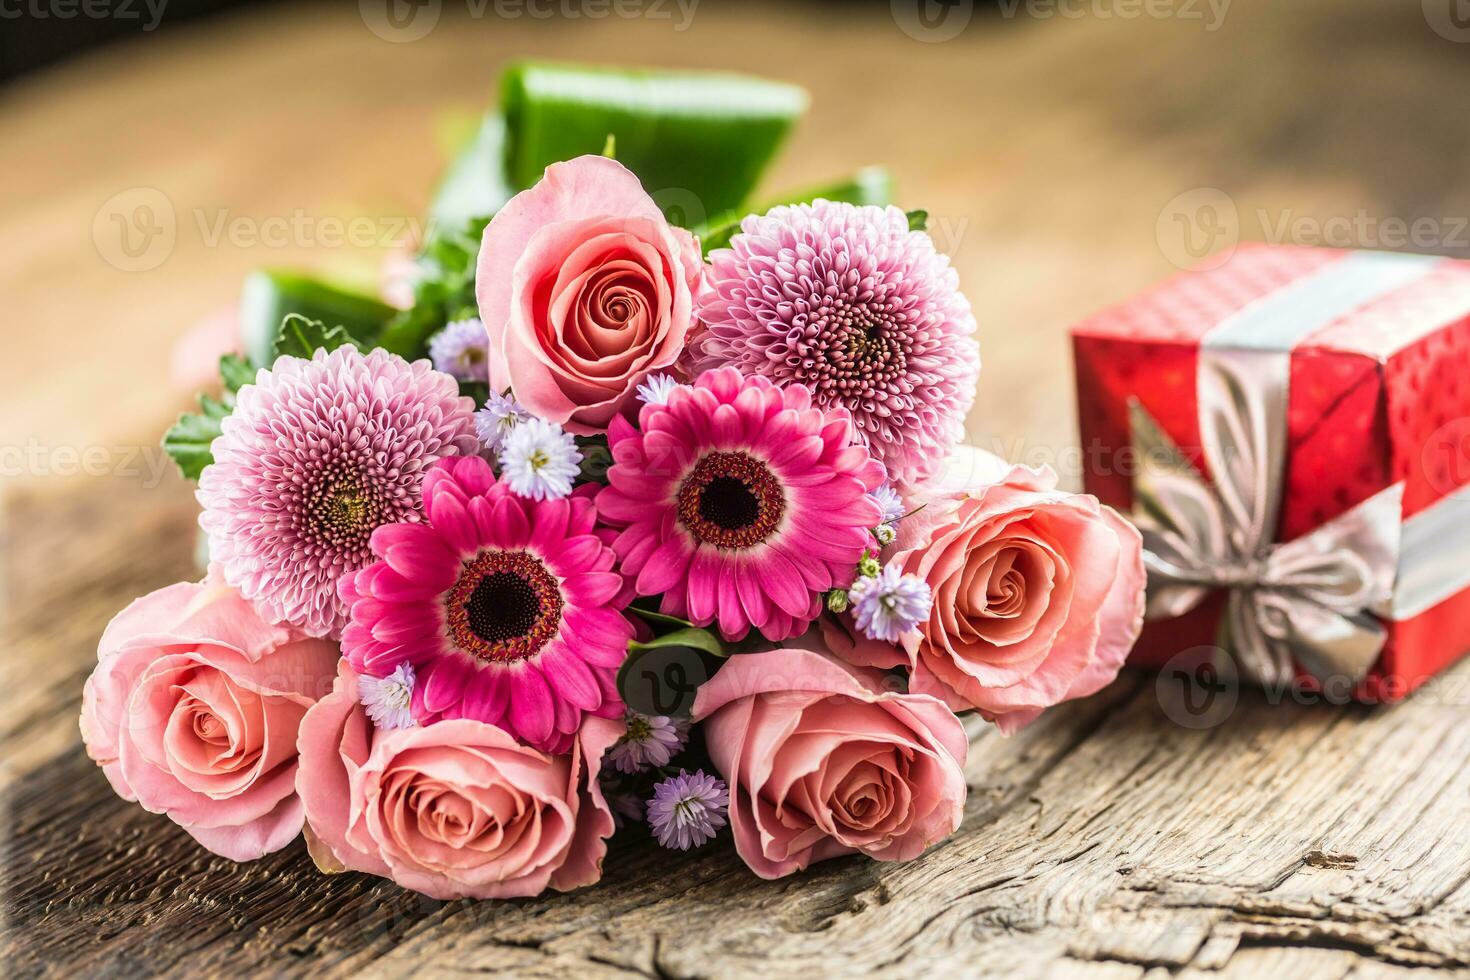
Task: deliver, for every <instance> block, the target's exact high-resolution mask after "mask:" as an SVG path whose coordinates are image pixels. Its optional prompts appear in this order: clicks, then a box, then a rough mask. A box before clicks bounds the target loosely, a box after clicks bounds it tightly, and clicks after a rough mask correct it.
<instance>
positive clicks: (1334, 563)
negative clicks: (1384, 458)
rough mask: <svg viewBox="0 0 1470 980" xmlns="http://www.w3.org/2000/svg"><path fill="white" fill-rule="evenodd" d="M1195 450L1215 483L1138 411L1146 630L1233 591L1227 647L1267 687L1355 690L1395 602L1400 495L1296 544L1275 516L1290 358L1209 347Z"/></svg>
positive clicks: (1387, 495) (1372, 501)
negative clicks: (1282, 538) (1341, 683)
mask: <svg viewBox="0 0 1470 980" xmlns="http://www.w3.org/2000/svg"><path fill="white" fill-rule="evenodd" d="M1200 353H1201V356H1200V366H1199V372H1198V395H1199V422H1200V439H1201V444H1202V445H1201V448H1202V449H1203V451H1204V464H1205V468H1206V470H1207V472H1208V473H1209V479H1206V478H1205V477H1204V476H1203V475H1202V474H1201V473H1200V472H1199V470H1197V469H1196V468H1195V467H1194V466H1192V465H1191V464H1190V462H1189V461H1188V460H1186V459H1185V458H1184V456H1183V454H1182V453H1181V452H1180V450H1179V447H1178V446H1177V445H1175V444H1174V442H1173V441H1172V440H1170V439H1169V437H1168V436H1167V435H1165V434H1164V432H1163V431H1162V430H1161V429H1160V428H1159V425H1158V423H1157V422H1156V421H1155V420H1154V419H1153V417H1152V416H1150V415H1149V414H1148V412H1147V411H1146V410H1145V409H1144V408H1143V406H1142V405H1140V404H1138V402H1137V401H1136V400H1135V401H1133V402H1132V403H1131V404H1130V417H1131V423H1132V431H1133V445H1134V451H1135V453H1136V454H1137V460H1138V467H1139V469H1138V473H1137V475H1136V476H1135V478H1134V483H1133V489H1134V501H1135V503H1134V521H1135V523H1136V524H1137V525H1138V527H1139V530H1140V531H1142V533H1143V541H1144V549H1145V552H1144V561H1145V564H1146V565H1147V567H1148V606H1147V615H1148V618H1150V619H1162V618H1172V617H1175V616H1180V615H1183V614H1184V613H1186V612H1188V611H1189V610H1191V609H1193V608H1194V607H1196V606H1197V605H1199V603H1200V602H1202V601H1203V600H1204V598H1205V597H1206V595H1208V594H1209V593H1210V592H1211V591H1212V590H1215V589H1227V590H1229V601H1228V604H1227V607H1226V610H1225V614H1224V618H1223V620H1222V622H1221V624H1220V633H1219V644H1220V646H1221V647H1223V648H1224V649H1226V650H1231V651H1233V652H1234V654H1235V656H1236V659H1237V662H1238V665H1239V667H1240V670H1241V673H1242V675H1243V676H1245V677H1246V678H1248V679H1250V680H1252V681H1254V682H1256V683H1258V684H1262V685H1265V686H1268V687H1270V686H1283V685H1287V684H1290V683H1292V682H1293V681H1294V680H1295V677H1296V672H1295V666H1294V665H1299V666H1300V667H1301V668H1302V669H1303V670H1305V671H1306V672H1307V673H1309V674H1311V675H1312V676H1314V677H1316V678H1318V679H1319V680H1321V681H1326V680H1328V679H1329V678H1332V677H1346V678H1348V679H1349V680H1350V681H1352V682H1353V683H1356V682H1357V681H1359V680H1361V679H1362V678H1363V677H1364V676H1365V675H1366V674H1367V672H1368V670H1369V668H1371V667H1372V666H1373V663H1374V662H1375V661H1376V660H1377V659H1378V655H1379V653H1380V652H1381V651H1382V649H1383V645H1384V642H1385V640H1386V638H1387V633H1386V630H1385V628H1384V626H1383V624H1382V622H1380V620H1379V619H1378V618H1377V617H1376V616H1375V615H1374V612H1375V611H1380V612H1381V611H1383V610H1385V609H1386V608H1387V606H1388V604H1389V600H1390V599H1391V597H1392V595H1393V589H1394V581H1395V576H1396V570H1397V565H1398V555H1399V543H1400V537H1401V533H1402V528H1401V517H1400V514H1401V504H1402V498H1403V484H1402V483H1399V484H1395V485H1394V486H1391V487H1389V488H1388V489H1386V490H1384V491H1382V492H1380V493H1378V494H1376V495H1375V496H1373V497H1371V498H1369V499H1368V500H1365V501H1363V502H1362V503H1361V504H1359V505H1358V506H1356V507H1354V508H1353V509H1352V510H1349V511H1348V512H1347V513H1345V514H1342V515H1340V516H1339V517H1337V518H1335V519H1333V520H1331V521H1329V522H1327V523H1326V524H1323V525H1322V526H1321V527H1318V528H1317V529H1315V530H1313V531H1311V532H1310V533H1308V534H1305V535H1303V536H1302V537H1299V538H1296V539H1295V540H1292V541H1286V542H1280V543H1278V542H1275V541H1274V540H1273V537H1274V535H1275V531H1276V525H1277V521H1278V518H1279V515H1280V509H1281V485H1282V471H1283V466H1284V459H1285V442H1286V398H1287V386H1288V382H1289V379H1290V355H1289V353H1288V354H1282V353H1279V352H1273V351H1263V350H1252V349H1232V348H1221V347H1212V346H1209V345H1206V346H1205V347H1202V348H1201V352H1200Z"/></svg>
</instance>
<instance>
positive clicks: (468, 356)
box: [429, 317, 490, 381]
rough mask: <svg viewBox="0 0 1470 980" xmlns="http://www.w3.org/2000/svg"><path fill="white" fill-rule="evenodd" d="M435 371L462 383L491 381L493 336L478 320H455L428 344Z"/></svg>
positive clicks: (475, 318)
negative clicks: (491, 345) (491, 338)
mask: <svg viewBox="0 0 1470 980" xmlns="http://www.w3.org/2000/svg"><path fill="white" fill-rule="evenodd" d="M429 359H430V360H432V361H433V362H434V369H435V370H436V371H443V372H444V373H445V374H448V375H451V376H452V377H454V378H455V379H456V380H459V381H489V380H490V335H489V334H488V333H487V332H486V331H485V324H483V323H481V322H480V320H479V318H478V317H471V318H470V319H468V320H452V321H450V322H449V323H447V324H445V326H444V329H443V330H440V331H439V332H438V333H436V334H435V335H434V336H433V337H432V338H430V340H429Z"/></svg>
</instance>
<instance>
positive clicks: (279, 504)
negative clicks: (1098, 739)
mask: <svg viewBox="0 0 1470 980" xmlns="http://www.w3.org/2000/svg"><path fill="white" fill-rule="evenodd" d="M804 107H805V96H804V94H803V93H802V92H801V91H800V90H798V89H794V88H792V87H790V86H785V85H779V84H775V83H771V82H765V81H759V80H753V79H744V78H738V77H732V76H724V75H703V74H694V75H691V74H679V75H671V74H664V73H647V72H640V73H630V72H614V71H605V70H594V69H587V68H575V67H565V66H548V65H522V66H518V67H516V68H514V69H512V70H511V71H510V72H509V73H508V75H507V77H506V80H505V87H504V93H503V99H502V111H501V113H500V114H498V115H492V116H489V117H487V118H486V120H485V121H484V124H483V125H482V126H481V129H480V131H479V134H478V135H477V136H476V137H475V139H474V140H473V141H472V143H471V144H470V146H469V148H468V149H467V150H466V151H465V153H464V155H463V156H462V157H461V158H460V159H459V160H458V161H457V162H456V163H455V164H454V166H453V167H452V168H451V171H450V174H449V177H448V178H447V179H446V182H445V184H444V186H443V187H442V188H441V190H440V192H439V194H438V195H437V197H436V199H435V204H434V207H433V222H432V223H431V226H430V228H431V230H430V232H429V234H428V236H427V237H426V240H425V241H424V242H423V243H422V246H421V253H420V255H419V256H418V258H417V260H416V262H415V263H414V271H413V274H412V275H411V276H410V277H409V280H408V281H407V283H406V285H407V286H408V289H407V295H403V296H402V297H401V305H400V306H394V305H392V304H389V303H385V302H382V301H380V300H378V299H375V298H373V297H369V296H361V295H356V294H352V293H350V292H348V291H346V290H342V289H338V288H336V287H333V286H329V285H327V284H324V283H318V282H315V281H313V280H311V279H309V278H306V277H302V276H295V275H288V274H284V273H261V274H259V275H257V276H256V277H253V278H252V279H251V281H250V282H249V283H247V287H246V291H245V297H244V300H243V302H242V304H241V311H240V315H239V322H238V334H239V347H238V351H237V352H236V353H230V354H227V355H225V356H224V357H223V358H222V360H221V361H220V375H221V385H220V391H221V394H219V395H218V396H217V397H216V396H213V395H209V396H204V397H202V399H201V411H200V412H199V413H197V414H193V415H187V416H185V417H183V418H182V419H180V420H179V422H178V423H177V424H176V425H175V426H174V427H173V429H171V430H170V432H169V434H168V435H167V436H166V438H165V443H164V444H165V447H166V448H167V449H168V451H169V452H170V453H171V454H173V455H174V457H175V458H176V459H177V460H178V462H179V464H180V467H181V469H182V470H183V472H184V474H185V475H186V476H188V477H190V478H196V479H197V480H198V491H197V497H198V501H199V504H200V506H201V514H200V518H199V523H200V526H201V528H202V529H203V531H204V533H205V534H206V535H207V540H208V552H209V563H208V571H207V572H206V574H205V577H204V578H203V580H202V581H200V582H197V583H181V584H177V585H172V586H169V587H167V588H164V589H162V590H160V591H158V592H154V593H152V594H151V595H148V596H145V597H143V598H141V599H139V600H137V601H136V602H134V603H133V604H132V605H131V606H129V607H128V608H127V609H125V610H123V612H121V613H120V614H119V615H118V616H117V617H116V619H114V620H113V622H112V623H111V624H110V625H109V626H108V627H107V630H106V632H105V633H104V635H103V637H102V639H101V643H100V646H99V662H98V665H97V667H96V669H95V671H94V672H93V674H92V676H91V678H90V679H89V681H88V682H87V685H86V691H85V698H84V705H83V711H82V718H81V725H82V733H83V737H84V740H85V742H86V747H87V751H88V753H89V754H90V755H91V757H92V758H93V759H94V760H96V761H97V762H98V764H99V765H101V767H102V769H103V771H104V772H105V773H106V775H107V777H108V779H109V780H110V781H111V782H112V785H113V786H114V788H115V789H116V790H117V792H118V793H119V794H120V795H122V796H123V797H124V798H126V799H129V800H136V801H137V802H138V803H139V804H140V805H142V806H143V807H145V808H146V809H148V810H150V811H152V812H156V813H163V814H166V815H167V816H168V817H169V818H170V819H172V820H173V821H174V822H175V823H177V824H178V825H180V826H181V827H183V828H184V829H185V830H186V831H187V832H188V833H190V834H191V835H193V836H194V837H195V838H196V839H197V840H198V841H199V842H200V843H201V844H202V845H204V846H205V847H206V848H208V849H209V850H211V851H213V852H215V853H217V854H220V855H223V856H224V857H227V858H230V859H233V860H237V861H246V860H251V859H255V858H259V857H261V856H262V855H264V854H266V853H269V852H272V851H275V850H278V849H280V848H282V847H285V846H286V845H287V844H289V843H291V842H292V841H293V840H294V839H295V838H297V837H298V836H300V835H303V834H304V836H305V838H306V841H307V845H308V847H309V849H310V851H311V854H312V856H313V857H314V859H315V860H316V862H317V864H318V865H319V866H320V867H321V868H322V869H323V870H328V871H341V870H353V871H362V872H368V873H371V874H376V875H381V876H385V877H389V878H392V879H393V880H394V881H396V882H398V883H399V884H401V885H403V886H404V887H407V888H412V889H415V890H417V891H420V892H423V893H425V894H428V895H431V896H435V897H439V898H458V897H508V896H527V895H534V894H538V893H540V892H541V891H543V890H544V889H546V888H548V887H550V888H554V889H558V890H567V889H572V888H577V887H580V886H584V885H588V884H590V883H592V882H595V881H597V880H598V878H599V877H600V876H601V873H602V866H603V860H604V856H605V854H606V851H607V841H608V839H609V838H611V837H612V836H613V835H614V833H615V832H616V831H618V830H619V829H620V828H621V829H622V830H623V831H624V832H626V833H630V834H645V835H646V834H651V835H652V836H653V837H655V838H657V840H658V841H659V842H660V843H661V844H663V845H664V846H666V847H670V848H674V849H679V850H687V849H689V848H693V847H699V846H701V845H703V844H705V843H707V842H708V841H710V840H712V839H714V838H715V837H717V836H719V835H720V834H721V833H723V832H724V831H725V828H727V827H728V830H729V833H730V835H731V836H732V838H733V842H734V846H735V849H736V851H737V852H738V853H739V855H740V857H741V858H742V859H743V860H744V861H745V862H746V863H747V864H748V865H749V867H750V868H751V869H752V870H753V871H754V872H755V873H757V874H759V875H761V876H763V877H779V876H782V875H787V874H790V873H792V872H794V871H797V870H799V869H802V868H805V867H806V866H807V865H808V864H809V863H811V862H813V861H820V860H823V859H826V858H831V857H836V856H839V855H845V854H852V853H856V852H861V853H863V854H866V855H868V856H869V857H871V858H875V859H878V860H905V859H909V858H913V857H915V856H916V855H918V854H919V853H921V852H922V851H923V850H924V849H925V848H926V847H928V846H929V845H931V844H933V843H935V842H936V841H939V840H941V839H942V838H944V837H945V836H947V835H948V834H950V833H951V832H953V831H954V830H955V828H956V827H957V826H958V825H959V822H960V818H961V815H962V812H963V805H964V801H965V794H966V783H965V778H964V775H963V766H964V763H965V759H966V752H967V747H968V741H967V737H966V732H965V729H964V727H963V726H962V724H961V722H960V720H959V718H958V716H957V713H958V712H967V711H973V712H978V714H979V715H980V716H982V717H983V718H984V719H987V720H989V721H992V722H994V723H995V724H996V725H998V726H1000V727H1001V728H1002V729H1003V730H1004V731H1007V732H1009V731H1013V730H1015V729H1016V728H1018V727H1020V726H1022V725H1024V724H1026V723H1027V722H1029V721H1030V720H1032V719H1033V718H1035V717H1036V716H1037V715H1038V714H1039V713H1040V712H1041V711H1042V710H1043V709H1045V708H1046V707H1048V706H1050V705H1052V704H1056V703H1057V702H1060V701H1063V700H1066V699H1069V698H1076V697H1079V696H1083V695H1086V694H1090V693H1092V692H1094V691H1097V690H1098V689H1100V688H1101V687H1103V686H1104V685H1105V684H1107V683H1108V682H1109V681H1110V680H1111V679H1112V678H1113V677H1114V676H1115V675H1116V674H1117V672H1118V669H1119V667H1120V665H1121V664H1122V662H1123V658H1124V656H1125V654H1126V653H1127V651H1128V648H1129V646H1130V645H1131V643H1132V641H1133V639H1134V637H1135V636H1136V634H1137V631H1138V629H1139V625H1140V620H1141V616H1142V606H1143V578H1144V576H1143V567H1142V563H1141V560H1140V547H1139V537H1138V534H1137V533H1136V532H1135V531H1134V530H1133V529H1132V528H1131V527H1129V526H1128V525H1127V524H1126V523H1125V522H1123V521H1122V520H1121V519H1120V518H1119V517H1118V516H1117V515H1116V514H1114V513H1113V512H1112V511H1110V510H1108V509H1107V508H1104V507H1101V506H1099V505H1098V504H1097V502H1096V501H1095V500H1094V499H1093V498H1091V497H1086V496H1079V495H1074V494H1068V493H1063V492H1060V491H1058V490H1057V489H1056V488H1055V480H1054V477H1053V476H1052V475H1051V474H1050V473H1049V472H1046V471H1041V470H1030V469H1025V468H1011V467H1006V466H1004V465H1003V464H1000V463H999V461H998V460H996V459H995V458H993V457H989V456H987V455H986V454H983V453H980V452H978V451H976V450H970V449H966V448H965V447H963V446H962V445H960V443H961V438H962V435H963V423H964V419H965V416H966V413H967V412H968V410H969V408H970V406H971V403H972V399H973V395H974V391H975V386H976V381H977V376H978V373H979V367H980V364H979V356H978V346H977V343H976V339H975V336H974V334H975V330H976V326H975V321H974V318H973V316H972V314H971V310H970V305H969V303H968V301H967V300H966V299H965V297H964V296H963V295H962V294H961V293H960V291H959V289H958V282H957V277H956V274H955V272H954V270H953V269H952V268H951V267H950V265H949V262H948V259H947V258H945V257H944V256H943V255H940V254H939V253H938V252H937V251H936V250H935V247H934V243H933V242H932V240H931V239H930V237H929V235H928V234H926V232H925V230H924V223H925V216H924V214H923V213H922V212H913V211H910V212H905V211H902V210H899V209H898V208H895V207H892V206H888V204H887V195H888V192H889V188H888V181H887V179H886V177H885V176H884V175H883V174H882V173H881V172H880V171H873V170H869V171H864V172H863V173H862V174H861V175H859V176H858V177H856V178H854V179H852V180H848V181H843V182H840V183H838V184H835V185H833V186H832V187H830V188H826V189H823V190H821V191H818V192H812V193H802V194H792V195H784V196H781V197H778V198H777V199H775V200H774V201H773V202H772V203H771V204H769V205H758V206H751V205H750V204H749V203H747V202H748V201H749V200H750V199H751V192H752V189H753V186H754V183H755V180H756V178H757V176H758V175H759V173H760V172H761V170H762V169H763V167H764V165H765V163H766V162H767V161H768V160H769V158H770V157H771V155H772V154H773V153H774V150H775V148H776V146H777V145H778V144H779V142H780V140H781V138H782V136H783V135H784V134H785V132H786V131H787V129H788V128H789V127H790V125H791V123H792V122H793V121H794V119H795V118H796V116H797V115H799V114H800V112H801V111H802V110H803V109H804ZM393 286H394V292H395V293H404V292H405V290H404V286H405V282H404V281H402V280H400V281H396V282H395V283H393Z"/></svg>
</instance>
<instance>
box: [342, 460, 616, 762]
mask: <svg viewBox="0 0 1470 980" xmlns="http://www.w3.org/2000/svg"><path fill="white" fill-rule="evenodd" d="M423 501H424V515H425V517H426V518H427V521H426V522H425V523H417V524H415V523H406V524H391V525H388V526H387V527H382V528H379V529H378V530H377V531H376V532H375V533H374V534H373V540H372V549H373V553H374V554H376V555H377V556H378V558H379V560H378V561H377V562H374V563H373V564H371V565H369V566H367V567H366V568H364V569H362V570H361V571H360V572H357V573H356V574H354V575H349V576H346V577H344V578H343V579H342V585H341V593H342V599H343V600H344V601H345V602H346V603H347V605H348V607H349V609H350V611H351V622H350V623H349V624H348V626H347V629H346V630H345V631H344V632H343V634H342V654H343V656H344V657H346V658H347V661H348V663H350V664H351V665H352V666H353V668H354V669H355V670H357V671H359V672H360V673H364V674H370V675H372V676H374V677H386V676H388V675H390V674H392V673H393V671H394V670H396V669H398V667H399V666H400V665H401V664H404V663H407V664H409V665H411V666H412V667H413V671H414V675H415V678H416V682H415V684H414V689H413V716H414V718H415V719H416V720H417V721H418V722H419V723H420V724H429V723H431V722H434V721H438V720H440V719H444V718H473V719H477V720H479V721H484V722H489V723H490V724H493V725H498V726H500V727H501V728H503V729H505V730H506V731H508V732H510V733H511V734H512V735H514V736H515V737H516V738H518V739H519V740H521V741H522V742H525V743H526V744H528V745H531V746H534V747H536V748H539V749H542V750H544V751H547V752H562V751H566V750H567V749H568V748H569V747H570V745H571V741H572V737H573V735H574V734H575V733H576V731H577V729H578V727H580V725H581V722H582V716H583V714H584V713H588V714H594V715H598V716H600V717H605V718H613V717H618V716H621V714H622V712H623V704H622V701H621V700H620V699H619V697H618V693H617V678H616V675H617V670H618V667H619V665H621V664H622V662H623V658H624V657H625V656H626V654H627V652H628V641H629V640H630V639H632V638H633V626H632V624H631V623H630V622H629V621H628V620H627V618H626V617H624V616H623V614H622V613H621V612H620V611H619V610H621V609H622V607H623V606H624V605H626V597H625V596H624V595H623V593H624V589H623V579H622V576H620V575H619V574H618V573H617V572H615V571H613V564H614V561H615V559H614V556H613V552H612V549H611V548H609V547H608V546H607V545H605V544H604V543H603V541H602V538H601V537H600V536H599V535H598V533H597V528H596V517H597V509H596V507H595V506H594V505H593V502H592V499H591V497H590V496H589V494H588V493H586V492H578V493H574V494H573V495H572V496H570V497H563V498H559V499H551V500H529V499H526V498H524V497H520V496H517V495H516V494H514V493H512V492H511V491H510V488H509V487H508V486H507V485H506V484H505V483H503V482H498V481H497V480H496V479H495V474H494V473H493V472H492V471H491V469H490V464H489V463H486V462H485V461H484V460H483V459H480V458H479V457H466V458H463V459H451V460H445V461H444V462H442V463H440V464H439V465H438V466H436V467H435V468H434V469H433V470H431V471H430V472H429V475H428V476H427V477H426V478H425V479H424V489H423Z"/></svg>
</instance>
